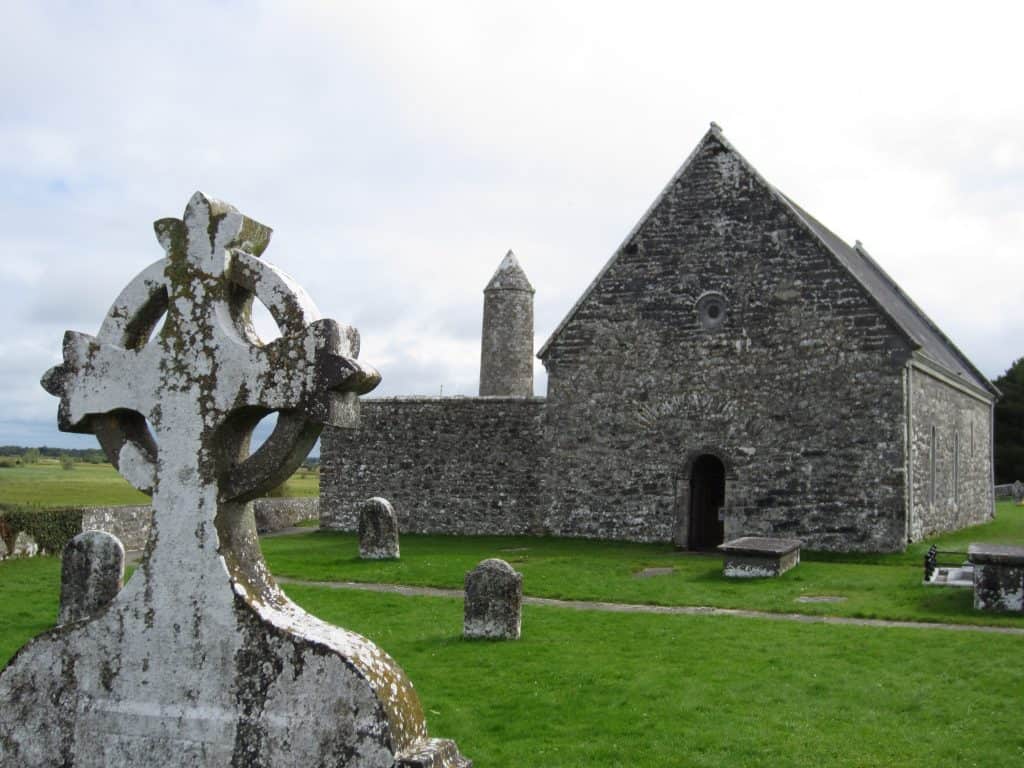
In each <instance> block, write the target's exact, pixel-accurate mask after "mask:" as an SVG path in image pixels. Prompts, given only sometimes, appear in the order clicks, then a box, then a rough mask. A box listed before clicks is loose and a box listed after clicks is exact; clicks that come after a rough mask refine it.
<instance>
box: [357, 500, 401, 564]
mask: <svg viewBox="0 0 1024 768" xmlns="http://www.w3.org/2000/svg"><path fill="white" fill-rule="evenodd" d="M359 557H361V558H362V559H363V560H397V559H398V557H399V548H398V516H397V515H395V509H394V507H392V506H391V502H390V501H388V500H387V499H382V498H380V497H379V496H374V497H373V498H372V499H367V500H366V501H364V502H363V503H362V505H361V506H360V507H359Z"/></svg>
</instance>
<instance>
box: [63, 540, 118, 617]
mask: <svg viewBox="0 0 1024 768" xmlns="http://www.w3.org/2000/svg"><path fill="white" fill-rule="evenodd" d="M123 586H124V547H123V546H122V545H121V542H120V541H119V540H118V538H117V537H116V536H111V535H110V534H109V533H106V532H105V531H85V532H83V533H80V534H78V535H77V536H75V537H74V538H73V539H71V541H69V542H68V543H67V544H66V545H65V547H64V554H63V556H62V557H61V563H60V612H59V613H58V616H57V623H58V624H67V623H68V622H69V621H79V620H80V619H85V618H88V617H89V616H93V615H95V614H96V613H97V612H98V611H99V610H100V609H102V608H105V607H106V606H108V605H109V604H110V603H111V601H113V599H114V598H115V597H116V596H117V593H118V592H120V591H121V588H122V587H123Z"/></svg>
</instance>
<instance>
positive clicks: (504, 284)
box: [484, 250, 534, 293]
mask: <svg viewBox="0 0 1024 768" xmlns="http://www.w3.org/2000/svg"><path fill="white" fill-rule="evenodd" d="M484 291H529V292H530V293H533V292H534V290H533V286H532V285H530V281H529V280H527V278H526V273H525V272H523V268H522V267H521V266H519V260H518V259H517V258H516V255H515V254H514V253H512V251H511V250H509V252H508V253H506V254H505V258H504V259H502V260H501V264H499V265H498V268H497V269H496V270H495V271H494V276H493V277H492V278H491V282H489V283H488V284H487V287H486V288H484Z"/></svg>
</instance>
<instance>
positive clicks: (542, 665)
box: [0, 537, 1024, 768]
mask: <svg viewBox="0 0 1024 768" xmlns="http://www.w3.org/2000/svg"><path fill="white" fill-rule="evenodd" d="M328 540H333V537H329V538H328ZM267 543H269V542H267ZM337 543H340V542H337ZM801 567H803V566H801ZM58 588H59V562H58V560H57V559H56V558H53V557H46V558H34V559H27V560H12V561H7V562H4V563H0V627H2V628H3V629H2V632H0V664H4V663H6V661H7V659H8V658H9V657H10V656H11V655H12V654H13V653H14V652H15V651H16V650H17V648H18V647H20V646H21V644H22V643H24V642H25V641H26V640H28V639H29V638H30V637H31V636H33V635H35V634H37V633H39V632H41V631H43V630H45V629H46V628H48V627H49V626H52V624H53V620H54V617H55V616H56V612H57V597H58ZM287 591H288V593H289V595H291V597H292V598H293V599H295V600H296V601H297V602H299V603H300V604H301V605H303V606H304V607H305V608H307V609H308V610H310V611H311V612H313V613H315V614H316V615H318V616H320V617H322V618H324V619H326V620H328V621H331V622H334V623H337V624H341V625H343V626H346V627H349V628H351V629H354V630H356V631H358V632H361V633H363V634H365V635H367V636H369V637H371V638H372V639H373V640H374V641H376V642H377V643H379V644H380V645H381V646H382V647H383V648H385V649H386V650H387V651H388V652H389V653H391V654H392V655H393V656H394V657H395V658H397V659H398V660H399V662H400V663H401V664H402V665H403V666H404V667H405V669H406V670H407V672H408V673H409V674H410V676H411V678H412V679H413V680H414V681H415V683H416V686H417V688H418V690H419V692H420V696H421V698H422V700H423V705H424V708H425V710H426V714H427V718H428V722H429V723H430V727H431V731H432V733H434V734H436V735H443V736H446V737H450V738H454V739H456V740H457V741H458V743H459V745H460V747H461V748H462V750H463V751H464V753H466V754H467V755H470V756H472V757H473V758H475V760H476V761H477V762H476V764H477V765H480V766H485V765H490V766H502V765H521V766H538V768H539V767H540V766H544V767H545V768H550V767H551V766H588V768H593V767H594V766H623V765H629V766H637V767H642V766H651V767H652V768H653V767H655V766H657V767H658V768H661V766H665V765H687V766H721V765H742V766H752V767H756V766H765V767H767V766H776V765H786V766H851V767H852V766H857V767H858V768H860V767H866V766H879V767H881V766H886V767H888V766H896V765H898V766H922V767H925V766H929V767H930V766H933V765H948V766H993V765H1017V764H1020V763H1021V761H1022V760H1024V733H1022V732H1021V730H1020V728H1019V711H1020V704H1021V696H1022V694H1021V692H1022V691H1024V668H1022V667H1021V665H1020V663H1019V659H1020V649H1021V647H1022V643H1024V638H1022V637H1021V636H1005V635H994V634H983V633H980V632H976V631H965V632H952V631H946V630H931V631H929V630H921V629H894V628H874V627H860V626H835V625H822V624H810V625H808V624H801V623H793V622H780V621H768V620H762V619H741V618H729V617H702V616H666V615H642V614H612V613H600V612H590V611H587V612H579V611H573V610H568V609H559V608H548V607H534V606H526V607H525V608H524V617H523V636H522V639H521V640H520V641H517V642H487V641H472V642H470V641H465V640H462V639H461V637H460V631H461V621H462V603H461V601H459V600H457V599H450V598H428V597H412V598H410V597H401V596H397V595H389V594H376V593H374V594H368V593H362V592H352V591H348V590H336V589H326V588H323V587H306V586H297V585H290V586H288V587H287Z"/></svg>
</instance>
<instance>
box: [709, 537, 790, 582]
mask: <svg viewBox="0 0 1024 768" xmlns="http://www.w3.org/2000/svg"><path fill="white" fill-rule="evenodd" d="M800 545H801V542H800V541H799V540H798V539H773V538H768V537H765V536H743V537H741V538H738V539H733V540H732V541H727V542H725V543H724V544H719V545H718V550H719V551H720V552H721V553H722V573H723V575H725V576H726V577H727V578H731V579H763V578H771V577H774V576H779V575H781V574H783V573H785V572H786V571H788V570H789V569H790V568H793V567H795V566H796V565H799V563H800Z"/></svg>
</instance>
